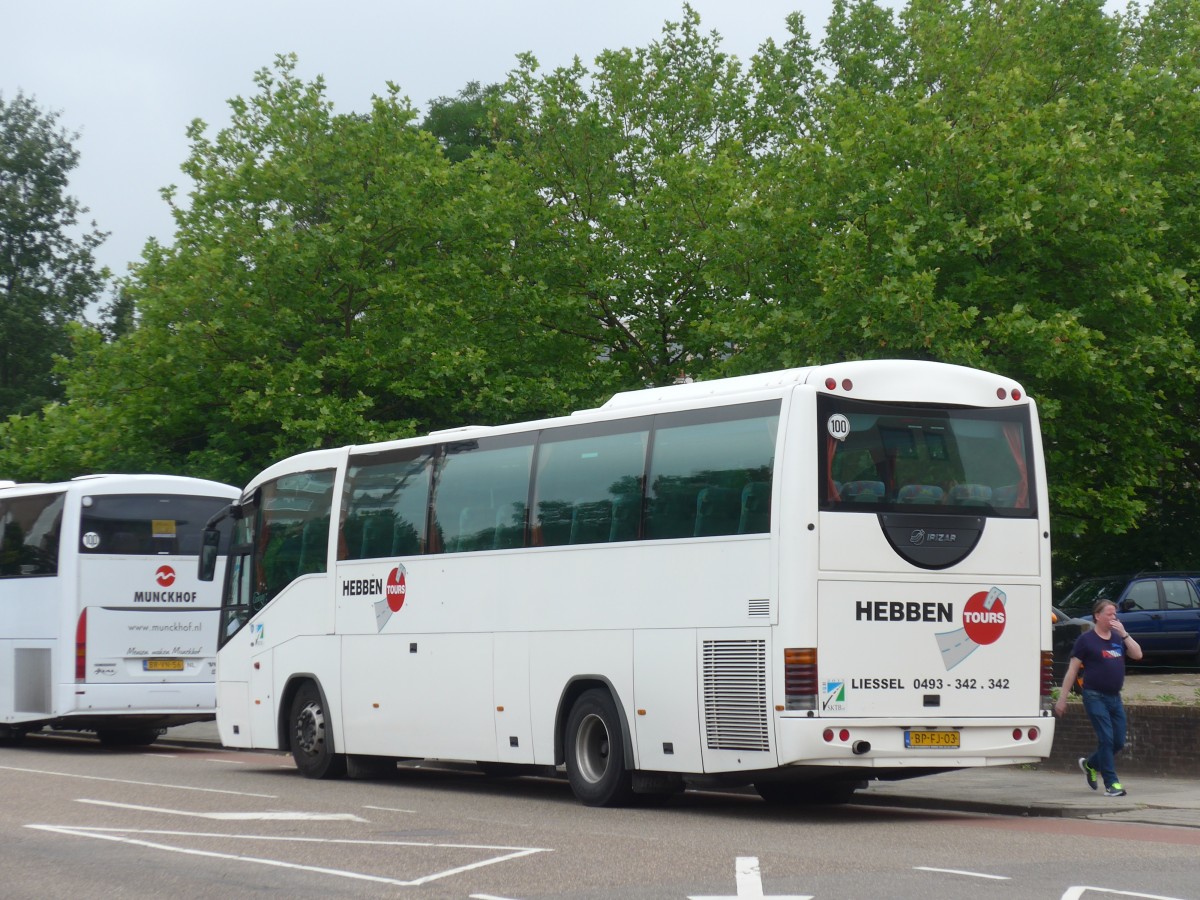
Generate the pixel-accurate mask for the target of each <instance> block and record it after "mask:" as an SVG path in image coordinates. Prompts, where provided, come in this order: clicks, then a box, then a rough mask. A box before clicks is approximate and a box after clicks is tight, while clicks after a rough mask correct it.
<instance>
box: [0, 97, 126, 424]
mask: <svg viewBox="0 0 1200 900" xmlns="http://www.w3.org/2000/svg"><path fill="white" fill-rule="evenodd" d="M76 137H77V135H73V134H68V133H67V132H66V131H65V130H64V129H62V128H61V127H59V125H58V114H57V113H53V112H46V111H44V110H42V109H40V108H39V107H38V105H37V103H36V102H35V101H34V99H33V98H32V97H27V96H25V95H24V94H22V93H20V92H18V93H17V95H16V96H15V97H13V98H12V99H11V100H8V101H6V100H5V99H4V97H3V95H0V417H3V416H6V415H9V414H11V413H20V412H33V411H35V410H37V409H39V408H41V406H42V405H43V404H45V403H46V402H48V401H49V400H51V399H53V398H56V397H58V396H59V395H60V387H59V385H58V383H57V382H56V381H55V379H54V377H53V374H52V368H51V362H52V359H53V357H54V354H56V353H61V352H64V351H65V350H66V349H67V348H68V346H69V342H68V338H67V332H66V324H67V323H68V322H72V321H78V320H80V319H81V318H82V316H83V312H84V310H85V309H86V307H87V305H88V303H89V302H90V301H92V300H94V299H95V298H96V297H97V295H98V294H99V292H100V290H101V288H102V286H103V283H104V279H105V273H104V272H103V271H102V270H99V269H97V267H96V264H95V259H94V257H93V251H94V250H95V248H96V247H97V246H98V245H99V244H100V243H102V242H103V240H104V238H105V235H104V234H102V233H100V232H99V231H97V230H96V228H95V224H94V223H93V224H92V227H91V230H89V231H84V232H83V233H81V234H77V233H76V232H77V231H78V229H77V226H78V225H79V217H80V216H81V215H83V214H84V213H86V212H87V210H86V209H85V208H83V207H82V206H80V204H79V202H78V201H77V200H76V199H75V198H74V197H72V196H70V195H68V194H67V179H68V176H69V175H70V173H71V171H72V170H73V169H74V168H75V166H76V165H77V163H78V162H79V153H78V152H77V151H76V150H75V148H74V145H73V142H74V140H75V139H76Z"/></svg>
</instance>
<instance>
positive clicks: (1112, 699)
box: [1083, 689, 1125, 788]
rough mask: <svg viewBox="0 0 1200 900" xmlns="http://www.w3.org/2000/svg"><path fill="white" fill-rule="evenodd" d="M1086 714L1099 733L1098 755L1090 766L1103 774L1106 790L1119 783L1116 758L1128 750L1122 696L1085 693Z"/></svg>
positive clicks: (1089, 760)
mask: <svg viewBox="0 0 1200 900" xmlns="http://www.w3.org/2000/svg"><path fill="white" fill-rule="evenodd" d="M1083 710H1084V712H1086V713H1087V715H1088V718H1089V719H1090V720H1091V722H1092V729H1093V730H1094V731H1095V732H1096V741H1097V746H1096V752H1094V753H1093V754H1092V755H1091V756H1089V757H1088V759H1087V764H1088V765H1089V766H1091V767H1092V768H1093V769H1097V770H1098V771H1099V772H1100V775H1101V777H1102V778H1103V779H1104V786H1105V787H1106V788H1110V787H1112V786H1113V785H1114V784H1117V783H1119V782H1120V779H1119V778H1117V763H1116V759H1115V757H1116V755H1117V754H1118V753H1120V752H1121V748H1122V747H1124V746H1125V705H1124V704H1123V703H1121V695H1120V694H1102V693H1100V692H1099V691H1089V690H1087V689H1085V690H1084V692H1083Z"/></svg>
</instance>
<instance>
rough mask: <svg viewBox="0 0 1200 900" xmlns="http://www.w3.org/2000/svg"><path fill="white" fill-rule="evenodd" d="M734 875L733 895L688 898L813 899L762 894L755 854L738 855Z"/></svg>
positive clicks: (692, 898)
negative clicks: (734, 892) (734, 888)
mask: <svg viewBox="0 0 1200 900" xmlns="http://www.w3.org/2000/svg"><path fill="white" fill-rule="evenodd" d="M734 877H735V878H736V881H737V894H736V895H735V896H732V897H731V896H720V897H704V896H696V895H689V896H688V900H745V898H747V897H751V898H759V897H761V898H763V900H813V897H812V894H764V893H763V886H762V871H761V870H760V869H759V866H758V857H757V856H739V857H738V858H737V863H736V864H735V865H734Z"/></svg>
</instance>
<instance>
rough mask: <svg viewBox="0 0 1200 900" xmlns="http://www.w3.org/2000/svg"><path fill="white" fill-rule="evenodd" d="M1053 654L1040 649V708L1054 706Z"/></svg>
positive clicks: (1051, 707)
mask: <svg viewBox="0 0 1200 900" xmlns="http://www.w3.org/2000/svg"><path fill="white" fill-rule="evenodd" d="M1053 694H1054V654H1053V653H1052V652H1050V651H1049V650H1043V651H1042V709H1053V708H1054V696H1053Z"/></svg>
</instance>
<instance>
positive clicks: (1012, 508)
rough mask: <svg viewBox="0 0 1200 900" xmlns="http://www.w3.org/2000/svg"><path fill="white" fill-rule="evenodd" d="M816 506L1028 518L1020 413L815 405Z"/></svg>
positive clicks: (1027, 445) (1027, 460)
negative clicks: (817, 443) (817, 448)
mask: <svg viewBox="0 0 1200 900" xmlns="http://www.w3.org/2000/svg"><path fill="white" fill-rule="evenodd" d="M818 420H819V426H820V427H819V440H820V454H821V468H820V484H819V488H818V490H819V496H820V498H821V508H822V509H825V510H842V511H848V512H916V511H919V510H921V509H922V508H926V509H930V511H933V509H932V508H936V510H937V511H938V512H939V513H940V512H945V513H950V514H954V513H963V514H967V515H975V516H978V515H995V516H1008V517H1028V516H1034V515H1036V509H1037V504H1036V502H1035V497H1034V484H1033V480H1032V478H1031V474H1030V473H1031V472H1033V467H1032V463H1031V454H1032V447H1031V441H1030V421H1029V410H1028V407H1025V406H1017V407H1010V408H997V409H990V408H988V409H980V408H963V407H945V406H919V405H914V404H908V403H905V404H897V403H867V402H862V401H851V400H847V399H845V398H842V397H833V396H829V395H822V396H821V397H820V399H819V401H818Z"/></svg>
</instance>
